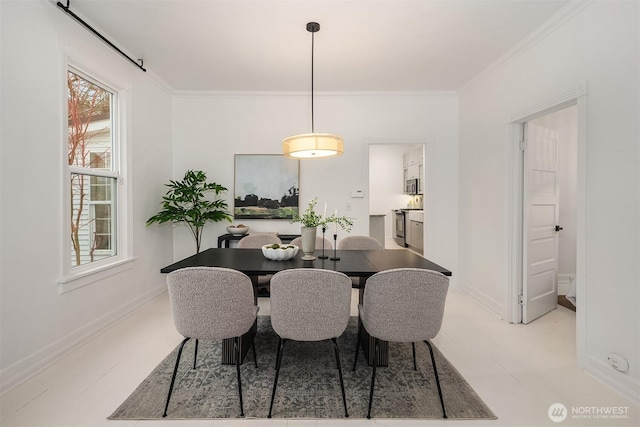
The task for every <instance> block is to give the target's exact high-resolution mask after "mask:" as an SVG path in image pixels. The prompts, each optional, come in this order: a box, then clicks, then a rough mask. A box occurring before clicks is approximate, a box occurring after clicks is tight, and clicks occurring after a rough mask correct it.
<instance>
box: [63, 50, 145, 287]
mask: <svg viewBox="0 0 640 427" xmlns="http://www.w3.org/2000/svg"><path fill="white" fill-rule="evenodd" d="M68 70H72V71H74V72H78V73H79V74H81V75H84V76H86V77H89V78H90V79H91V80H96V81H97V82H98V83H99V84H100V85H101V86H104V87H105V88H106V89H108V90H110V91H112V92H113V93H114V95H115V99H116V102H115V103H114V104H115V113H114V114H115V117H116V120H115V123H114V130H113V132H116V133H117V136H118V138H117V139H118V142H117V144H115V146H114V147H113V148H112V150H113V154H112V161H113V162H114V165H113V167H114V168H115V170H116V172H111V171H95V173H94V171H90V170H86V169H83V168H79V167H76V166H69V165H67V162H66V158H67V148H66V147H67V145H66V144H67V142H66V141H67V135H68V128H67V127H66V126H64V125H62V124H64V118H66V117H67V116H68V114H67V91H66V87H67V71H68ZM61 87H62V88H63V90H62V92H61V93H62V95H63V96H62V101H63V102H62V111H63V114H62V117H63V119H62V121H61V125H62V138H63V139H62V143H61V147H62V148H63V149H62V150H61V151H62V154H63V155H62V158H61V162H62V163H61V164H62V165H63V168H62V170H63V172H62V179H63V185H62V188H63V195H62V199H63V206H62V210H63V214H62V218H64V220H63V227H62V238H61V242H62V250H61V260H60V262H61V265H62V275H61V278H60V279H59V280H58V292H59V293H60V294H62V293H66V292H69V291H72V290H74V289H78V288H81V287H83V286H87V285H90V284H92V283H97V282H100V281H102V280H104V279H106V278H108V277H110V276H113V275H115V274H119V273H121V272H123V271H126V270H129V269H131V268H132V267H133V261H135V259H136V258H135V257H133V256H132V254H133V250H132V242H133V236H132V234H131V229H132V227H131V218H132V207H131V203H132V200H131V183H130V180H129V179H128V177H129V176H130V171H131V160H130V156H129V155H128V153H129V149H128V144H127V142H128V141H129V135H130V130H129V127H130V126H128V123H129V122H130V121H129V120H128V119H129V114H130V112H129V111H130V110H129V108H127V107H128V106H130V105H131V90H130V88H129V87H127V85H118V84H114V82H113V81H109V80H108V79H105V78H104V76H102V75H100V73H94V72H92V71H91V70H88V69H87V68H83V67H81V66H78V65H77V64H76V63H75V62H74V61H71V60H70V59H69V58H66V61H64V66H63V67H62V73H61ZM73 172H81V173H83V174H85V175H96V176H108V177H114V178H118V191H117V195H116V210H115V211H116V212H115V220H116V221H117V222H116V224H117V229H116V245H117V255H115V256H113V257H109V258H105V259H103V260H99V261H95V262H92V263H89V264H85V265H82V266H78V267H73V268H72V267H71V251H70V241H69V236H70V234H71V225H70V224H69V221H68V220H67V219H68V218H69V216H70V215H71V213H70V212H69V209H70V203H71V200H70V197H71V196H70V193H69V191H68V188H69V187H68V186H69V177H70V175H71V173H73Z"/></svg>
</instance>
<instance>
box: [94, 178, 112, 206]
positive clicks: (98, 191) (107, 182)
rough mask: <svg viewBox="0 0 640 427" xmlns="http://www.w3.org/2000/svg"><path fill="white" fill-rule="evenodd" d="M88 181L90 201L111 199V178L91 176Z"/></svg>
mask: <svg viewBox="0 0 640 427" xmlns="http://www.w3.org/2000/svg"><path fill="white" fill-rule="evenodd" d="M90 181H91V191H90V194H91V201H92V202H98V201H102V202H103V201H108V200H111V178H104V177H101V176H91V177H90Z"/></svg>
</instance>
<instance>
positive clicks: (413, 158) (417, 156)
mask: <svg viewBox="0 0 640 427" xmlns="http://www.w3.org/2000/svg"><path fill="white" fill-rule="evenodd" d="M402 159H403V166H402V167H403V169H404V182H406V181H407V180H409V179H417V180H418V185H419V189H418V192H419V193H420V194H422V181H423V177H424V155H423V153H422V147H420V148H417V149H414V150H411V151H409V152H407V153H405V154H404V155H403V156H402ZM403 184H404V183H403Z"/></svg>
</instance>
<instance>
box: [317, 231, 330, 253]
mask: <svg viewBox="0 0 640 427" xmlns="http://www.w3.org/2000/svg"><path fill="white" fill-rule="evenodd" d="M325 231H327V227H325V226H324V225H323V226H322V255H320V256H318V258H320V259H327V258H329V257H328V256H327V255H325V254H324V232H325Z"/></svg>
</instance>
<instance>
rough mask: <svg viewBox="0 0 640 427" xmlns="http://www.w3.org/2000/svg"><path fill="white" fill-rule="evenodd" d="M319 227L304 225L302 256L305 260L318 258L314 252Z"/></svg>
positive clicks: (302, 231)
mask: <svg viewBox="0 0 640 427" xmlns="http://www.w3.org/2000/svg"><path fill="white" fill-rule="evenodd" d="M317 230H318V227H302V230H301V232H300V234H301V235H302V253H303V255H302V258H301V259H303V260H305V261H312V260H314V259H316V257H315V256H313V253H314V252H315V250H316V233H317Z"/></svg>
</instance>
